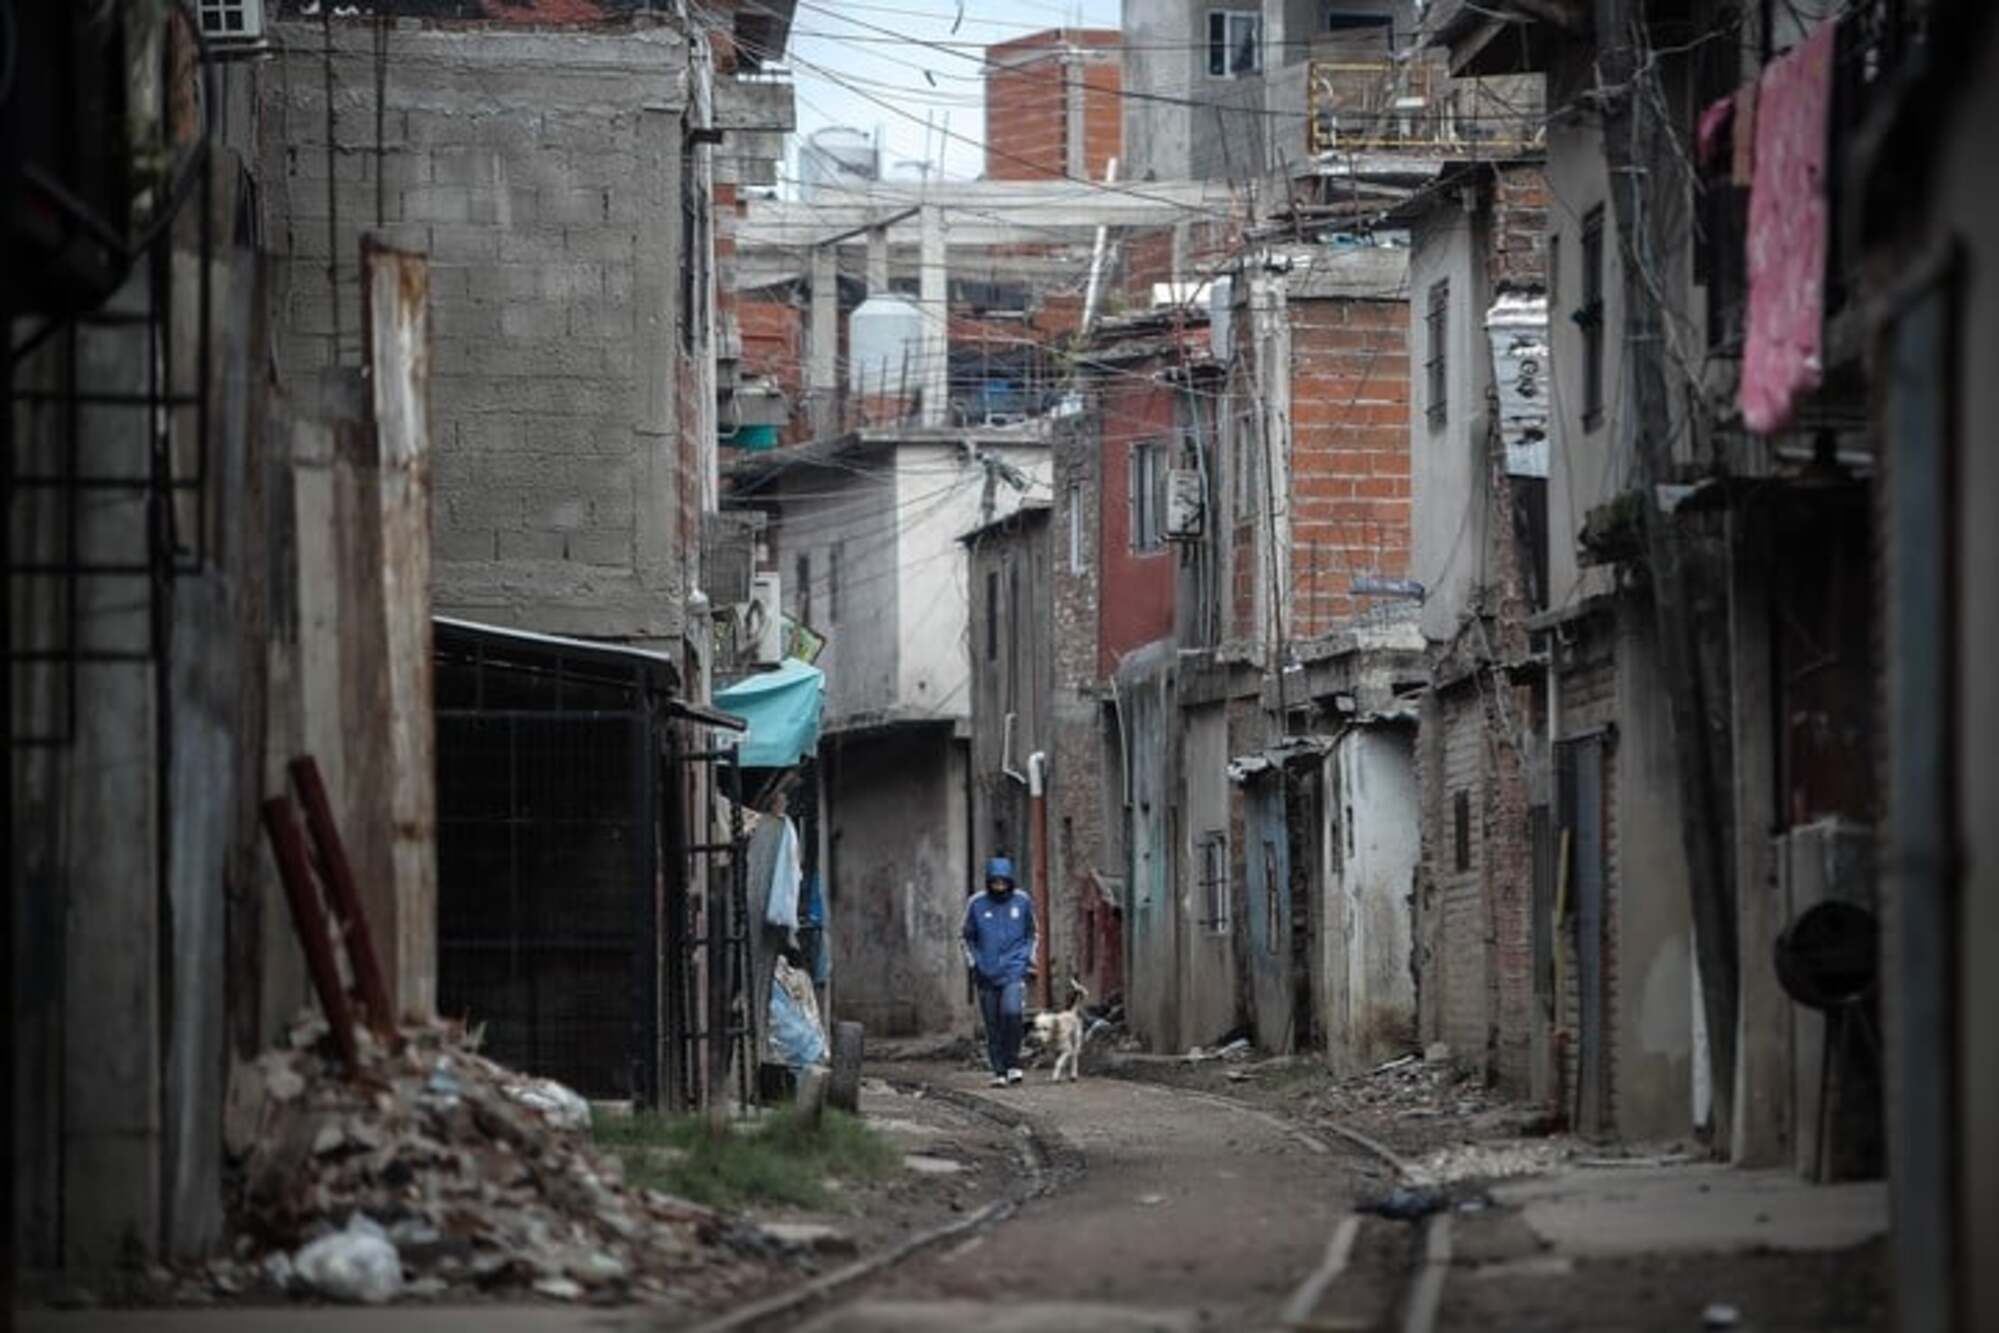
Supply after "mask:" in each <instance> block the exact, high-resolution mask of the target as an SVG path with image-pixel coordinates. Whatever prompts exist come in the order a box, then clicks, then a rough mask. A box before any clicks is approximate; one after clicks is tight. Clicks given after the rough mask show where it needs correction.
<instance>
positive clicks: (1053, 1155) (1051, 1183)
mask: <svg viewBox="0 0 1999 1333" xmlns="http://www.w3.org/2000/svg"><path fill="white" fill-rule="evenodd" d="M882 1081H883V1082H885V1083H887V1084H888V1085H889V1086H890V1087H892V1088H894V1089H896V1091H898V1092H912V1093H913V1092H920V1093H922V1095H924V1096H926V1097H935V1098H937V1099H938V1100H939V1101H944V1102H949V1103H950V1104H952V1105H953V1106H956V1107H958V1108H959V1109H960V1110H964V1111H968V1112H970V1113H971V1114H973V1115H977V1116H979V1117H981V1118H983V1119H987V1120H991V1121H993V1122H995V1123H997V1124H1002V1125H1005V1126H1006V1127H1007V1128H1009V1129H1014V1130H1018V1131H1021V1132H1022V1133H1023V1135H1024V1137H1025V1138H1026V1140H1027V1149H1028V1159H1029V1167H1028V1170H1029V1175H1028V1180H1027V1183H1026V1188H1024V1189H1015V1190H1013V1191H1011V1192H1010V1193H1008V1194H1007V1195H1005V1196H1003V1197H1001V1198H998V1199H994V1200H993V1201H992V1202H991V1203H988V1204H986V1205H985V1206H984V1207H982V1208H979V1209H978V1210H976V1211H975V1212H972V1213H969V1214H967V1215H966V1216H964V1217H960V1218H957V1219H955V1220H953V1221H950V1222H946V1223H943V1224H942V1225H940V1226H935V1227H932V1228H930V1229H929V1230H928V1231H921V1232H918V1233H917V1234H916V1235H914V1236H909V1237H906V1238H905V1239H903V1240H901V1241H899V1242H897V1243H896V1244H895V1245H892V1246H890V1247H889V1248H888V1249H886V1250H883V1251H882V1252H881V1253H879V1254H873V1255H869V1256H868V1257H866V1258H863V1259H857V1260H855V1261H854V1262H853V1263H851V1264H848V1265H846V1266H845V1267H844V1268H836V1269H834V1270H833V1271H832V1272H830V1273H824V1274H821V1275H820V1276H818V1277H816V1278H813V1279H811V1280H810V1281H807V1282H802V1283H800V1284H799V1285H797V1286H795V1287H792V1288H790V1289H789V1290H786V1291H781V1292H778V1293H777V1294H776V1295H774V1296H769V1297H766V1298H764V1299H763V1300H760V1301H755V1302H752V1303H751V1304H749V1305H745V1306H742V1307H741V1308H739V1309H736V1310H732V1311H730V1312H729V1313H728V1314H725V1315H722V1316H720V1317H718V1318H715V1319H710V1320H708V1321H707V1322H705V1323H700V1324H695V1325H693V1326H692V1327H691V1328H690V1329H689V1330H688V1333H743V1330H746V1329H752V1328H756V1327H758V1326H759V1325H761V1324H765V1323H768V1322H770V1321H772V1320H775V1319H782V1318H784V1317H785V1316H787V1315H794V1314H797V1313H799V1312H800V1311H802V1310H804V1309H806V1308H807V1307H808V1306H811V1305H814V1304H816V1303H818V1302H820V1301H824V1300H826V1299H828V1298H830V1297H832V1296H834V1295H837V1294H838V1293H839V1292H840V1291H842V1290H844V1289H845V1288H847V1287H851V1286H853V1285H854V1284H855V1283H857V1282H860V1281H863V1280H864V1279H866V1278H870V1277H873V1276H874V1275H875V1274H877V1273H880V1272H883V1271H885V1270H887V1269H890V1268H893V1267H894V1266H895V1265H897V1264H899V1263H901V1262H903V1261H904V1260H906V1259H910V1258H914V1257H915V1256H916V1255H917V1254H919V1253H921V1252H922V1251H924V1250H927V1249H930V1248H931V1247H932V1246H935V1245H940V1244H942V1243H943V1242H945V1241H947V1240H954V1239H956V1238H957V1237H959V1236H963V1235H966V1234H968V1233H970V1232H974V1231H977V1230H979V1229H981V1228H983V1227H987V1226H991V1225H993V1224H995V1223H999V1222H1004V1221H1005V1220H1006V1219H1007V1218H1009V1217H1011V1216H1013V1214H1014V1213H1015V1212H1016V1211H1017V1210H1018V1209H1019V1208H1020V1205H1021V1204H1023V1203H1025V1202H1026V1201H1027V1200H1029V1199H1034V1198H1039V1197H1041V1196H1042V1195H1045V1194H1048V1193H1050V1192H1051V1191H1053V1190H1054V1189H1056V1188H1057V1187H1058V1186H1059V1185H1060V1184H1062V1183H1063V1182H1065V1181H1067V1180H1069V1179H1071V1178H1073V1175H1075V1174H1080V1173H1081V1171H1082V1168H1083V1159H1082V1154H1081V1153H1080V1152H1077V1151H1076V1150H1075V1149H1074V1148H1071V1147H1069V1146H1068V1145H1067V1144H1066V1143H1064V1142H1063V1141H1062V1138H1061V1136H1060V1135H1059V1134H1057V1133H1054V1132H1052V1131H1051V1130H1050V1128H1049V1126H1048V1125H1047V1124H1046V1123H1045V1122H1043V1121H1040V1120H1039V1118H1038V1117H1036V1116H1032V1115H1029V1114H1028V1113H1027V1112H1025V1111H1022V1110H1020V1109H1019V1108H1017V1107H1012V1106H1008V1105H1006V1104H1005V1103H1003V1102H995V1101H992V1100H990V1099H989V1098H985V1097H980V1096H978V1095H976V1094H974V1093H969V1092H962V1091H960V1090H958V1089H956V1088H948V1087H945V1086H943V1085H942V1084H937V1083H931V1082H928V1081H926V1080H923V1079H895V1078H888V1079H883V1080H882Z"/></svg>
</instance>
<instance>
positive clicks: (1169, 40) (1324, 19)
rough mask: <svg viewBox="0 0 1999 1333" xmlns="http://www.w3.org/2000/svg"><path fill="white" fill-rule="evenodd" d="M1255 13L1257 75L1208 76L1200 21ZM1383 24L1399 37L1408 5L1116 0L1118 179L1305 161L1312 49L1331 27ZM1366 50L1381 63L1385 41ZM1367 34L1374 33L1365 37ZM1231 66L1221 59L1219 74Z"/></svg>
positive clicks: (1253, 171) (1262, 169) (1237, 175)
mask: <svg viewBox="0 0 1999 1333" xmlns="http://www.w3.org/2000/svg"><path fill="white" fill-rule="evenodd" d="M1214 14H1224V15H1226V14H1238V15H1252V14H1253V15H1257V16H1258V17H1259V19H1260V21H1261V24H1262V37H1261V41H1260V43H1259V46H1258V53H1257V62H1256V64H1257V67H1256V68H1255V69H1254V70H1253V71H1250V72H1225V73H1223V74H1221V75H1217V74H1214V73H1212V72H1211V69H1210V63H1209V61H1210V50H1209V44H1210V43H1209V32H1210V27H1209V25H1210V15H1214ZM1335 18H1338V19H1374V18H1386V19H1388V20H1390V23H1391V25H1392V28H1393V30H1395V31H1399V32H1400V33H1401V34H1402V35H1403V36H1404V37H1405V38H1406V36H1407V35H1408V33H1409V32H1410V30H1411V28H1412V26H1413V22H1414V7H1413V6H1412V5H1411V4H1410V3H1409V0H1332V2H1331V3H1326V0H1261V3H1256V2H1254V0H1126V3H1125V5H1124V19H1123V23H1124V39H1125V47H1126V50H1125V87H1126V88H1127V89H1129V90H1131V91H1132V92H1134V93H1138V94H1140V96H1138V97H1135V98H1127V99H1126V101H1125V110H1124V116H1125V128H1124V152H1125V158H1124V175H1125V176H1126V177H1127V178H1128V179H1132V180H1154V179H1156V180H1179V179H1184V178H1189V177H1192V178H1197V179H1233V180H1255V179H1258V178H1260V177H1262V176H1264V175H1266V174H1270V173H1274V172H1276V171H1279V170H1281V169H1285V168H1289V167H1294V166H1298V165H1300V164H1301V163H1302V162H1304V161H1305V159H1306V158H1307V156H1308V154H1307V143H1308V140H1307V134H1306V128H1305V124H1304V116H1303V115H1302V114H1301V112H1302V110H1303V108H1304V106H1305V105H1306V96H1307V94H1306V80H1307V71H1308V68H1309V65H1310V60H1311V57H1312V54H1313V46H1314V43H1315V42H1323V41H1326V40H1327V39H1329V38H1332V37H1333V36H1334V34H1335V32H1336V31H1339V32H1340V38H1341V40H1342V42H1343V48H1342V49H1345V46H1344V43H1345V42H1349V41H1351V40H1352V38H1351V36H1350V32H1351V30H1336V29H1334V28H1333V26H1332V20H1333V19H1335ZM1389 30H1390V29H1388V28H1384V29H1381V30H1379V31H1380V32H1381V34H1382V35H1381V36H1380V37H1379V38H1378V39H1376V40H1374V41H1373V42H1371V43H1370V45H1378V46H1379V49H1380V59H1382V60H1383V61H1386V60H1387V59H1388V58H1389V55H1390V50H1391V48H1390V45H1389V40H1388V37H1387V33H1388V31H1389ZM1366 31H1368V32H1369V33H1370V34H1371V33H1372V32H1374V31H1376V30H1373V29H1369V30H1366ZM1232 63H1233V61H1232V59H1225V62H1224V64H1225V68H1226V67H1227V66H1228V65H1231V64H1232Z"/></svg>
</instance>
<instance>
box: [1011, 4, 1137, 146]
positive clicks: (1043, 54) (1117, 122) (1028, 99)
mask: <svg viewBox="0 0 1999 1333" xmlns="http://www.w3.org/2000/svg"><path fill="white" fill-rule="evenodd" d="M1118 41H1119V34H1118V33H1117V32H1115V31H1106V30H1100V29H1088V30H1077V29H1073V28H1066V29H1065V28H1052V29H1050V30H1048V31H1046V32H1038V33H1034V34H1032V35H1030V36H1027V37H1022V38H1020V39H1018V40H1016V41H1011V42H1005V43H1002V44H1000V45H998V46H989V47H987V48H986V60H987V62H988V64H989V65H993V66H1000V67H1001V68H996V69H991V70H989V72H988V73H987V75H986V175H987V177H988V178H990V179H992V180H1059V179H1061V178H1062V177H1064V176H1067V175H1068V174H1069V173H1068V162H1069V112H1068V94H1067V90H1066V84H1065V82H1064V80H1065V71H1066V69H1067V68H1068V67H1067V66H1065V65H1064V63H1063V61H1062V59H1061V53H1062V52H1063V51H1064V50H1065V49H1067V48H1071V47H1082V48H1084V49H1085V50H1086V51H1088V52H1090V53H1092V54H1089V55H1086V56H1085V58H1084V63H1083V64H1082V66H1081V74H1082V80H1083V89H1084V91H1083V165H1084V171H1085V173H1086V174H1087V176H1088V177H1089V179H1091V180H1101V179H1102V178H1103V173H1104V168H1105V166H1106V165H1107V164H1108V163H1109V161H1110V159H1111V158H1112V157H1114V156H1116V155H1117V153H1118V150H1119V145H1120V143H1121V142H1122V139H1123V135H1124V107H1123V98H1122V97H1121V96H1120V95H1119V94H1120V92H1121V90H1122V88H1123V78H1124V76H1123V67H1122V65H1121V64H1120V62H1119V60H1118V58H1117V54H1116V47H1117V44H1118ZM1099 53H1101V54H1099Z"/></svg>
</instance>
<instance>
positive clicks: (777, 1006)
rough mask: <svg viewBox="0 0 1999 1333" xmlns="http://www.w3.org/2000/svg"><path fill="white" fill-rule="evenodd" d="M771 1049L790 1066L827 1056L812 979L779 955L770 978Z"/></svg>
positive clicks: (822, 1060)
mask: <svg viewBox="0 0 1999 1333" xmlns="http://www.w3.org/2000/svg"><path fill="white" fill-rule="evenodd" d="M770 1053H771V1058H772V1059H773V1060H775V1061H777V1063H779V1064H781V1065H788V1066H790V1067H791V1068H793V1069H803V1068H805V1067H806V1066H807V1065H823V1064H825V1063H826V1061H827V1059H828V1054H827V1050H826V1033H825V1031H824V1030H823V1029H822V1028H821V1027H820V1026H819V1003H818V1001H817V1000H816V999H815V998H814V997H813V994H812V982H811V980H810V979H809V978H807V977H806V975H805V973H803V972H801V971H800V970H799V969H797V968H795V967H793V966H792V965H791V964H790V963H787V962H785V961H784V960H783V959H781V958H780V959H779V960H778V962H777V967H776V970H775V971H774V972H773V973H772V975H771V981H770Z"/></svg>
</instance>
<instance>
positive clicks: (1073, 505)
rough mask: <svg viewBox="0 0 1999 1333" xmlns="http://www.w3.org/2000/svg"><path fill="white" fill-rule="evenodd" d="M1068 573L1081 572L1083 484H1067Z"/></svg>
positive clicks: (1076, 482)
mask: <svg viewBox="0 0 1999 1333" xmlns="http://www.w3.org/2000/svg"><path fill="white" fill-rule="evenodd" d="M1069 572H1070V573H1071V574H1080V573H1082V572H1083V483H1082V482H1080V481H1072V482H1070V483H1069Z"/></svg>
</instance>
